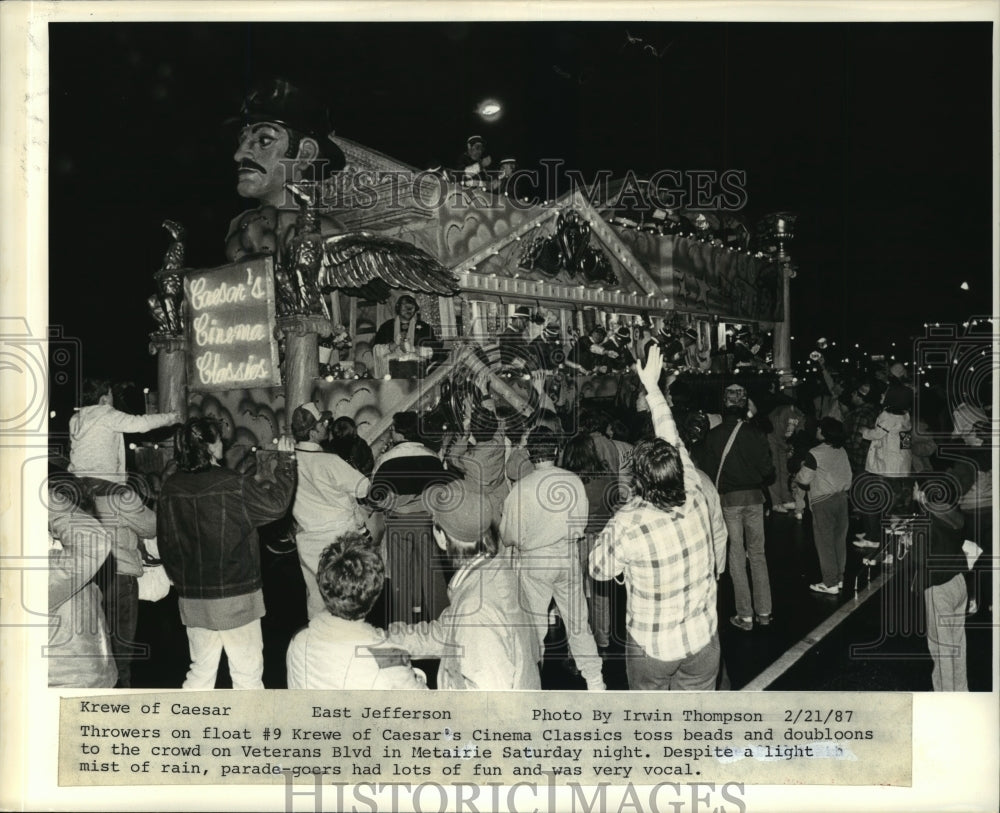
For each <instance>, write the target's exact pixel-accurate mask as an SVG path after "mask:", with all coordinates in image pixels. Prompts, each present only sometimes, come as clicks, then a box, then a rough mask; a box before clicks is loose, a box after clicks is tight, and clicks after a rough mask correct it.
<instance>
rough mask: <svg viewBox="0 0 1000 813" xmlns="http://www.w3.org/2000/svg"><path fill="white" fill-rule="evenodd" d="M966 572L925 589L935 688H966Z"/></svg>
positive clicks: (945, 690) (952, 690)
mask: <svg viewBox="0 0 1000 813" xmlns="http://www.w3.org/2000/svg"><path fill="white" fill-rule="evenodd" d="M968 598H969V595H968V592H967V591H966V587H965V576H964V575H962V574H961V573H959V574H958V575H957V576H955V577H954V578H953V579H951V580H950V581H947V582H945V583H944V584H939V585H936V586H934V587H928V588H927V589H926V590H924V602H925V604H926V607H927V648H928V649H929V650H930V653H931V658H932V659H933V661H934V668H933V670H932V671H931V685H933V687H934V691H936V692H967V691H969V681H968V677H967V675H966V664H965V605H966V602H967V601H968Z"/></svg>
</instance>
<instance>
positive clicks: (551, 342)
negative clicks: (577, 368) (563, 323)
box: [528, 322, 566, 372]
mask: <svg viewBox="0 0 1000 813" xmlns="http://www.w3.org/2000/svg"><path fill="white" fill-rule="evenodd" d="M528 349H529V350H530V351H531V359H532V362H533V363H534V364H535V367H536V369H538V370H541V371H543V372H554V371H556V370H558V369H559V368H560V367H561V366H562V365H563V364H565V363H566V346H565V344H564V343H563V339H562V331H561V330H560V329H559V325H557V324H556V323H555V322H549V324H547V325H546V326H545V327H544V328H543V329H542V332H541V333H540V334H539V335H538V336H536V337H535V338H534V339H532V340H531V341H530V342H528Z"/></svg>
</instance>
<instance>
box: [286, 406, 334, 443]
mask: <svg viewBox="0 0 1000 813" xmlns="http://www.w3.org/2000/svg"><path fill="white" fill-rule="evenodd" d="M332 418H333V413H332V412H330V411H329V410H324V411H322V412H321V411H320V409H319V407H318V406H316V404H314V403H313V402H312V401H309V402H308V403H305V404H302V405H301V406H298V407H296V408H295V411H294V412H293V413H292V432H293V433H294V434H297V435H305V434H308V433H309V432H311V431H312V429H313V427H315V426H316V424H318V423H320V422H321V421H329V420H331V419H332Z"/></svg>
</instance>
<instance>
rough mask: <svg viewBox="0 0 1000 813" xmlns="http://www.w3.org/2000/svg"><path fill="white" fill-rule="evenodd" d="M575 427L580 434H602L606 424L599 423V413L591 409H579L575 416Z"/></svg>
mask: <svg viewBox="0 0 1000 813" xmlns="http://www.w3.org/2000/svg"><path fill="white" fill-rule="evenodd" d="M576 420H577V426H579V427H580V431H582V432H602V431H604V427H605V426H607V423H602V422H601V416H600V413H598V412H597V411H596V410H593V409H586V408H584V409H581V410H580V412H579V413H578V414H577V416H576Z"/></svg>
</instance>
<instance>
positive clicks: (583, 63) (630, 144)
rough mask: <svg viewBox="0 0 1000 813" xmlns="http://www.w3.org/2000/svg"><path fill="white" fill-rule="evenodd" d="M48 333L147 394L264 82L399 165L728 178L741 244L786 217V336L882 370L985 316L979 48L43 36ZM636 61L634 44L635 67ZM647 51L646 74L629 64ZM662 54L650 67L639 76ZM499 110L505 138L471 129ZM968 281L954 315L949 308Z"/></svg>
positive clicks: (199, 32) (325, 33)
mask: <svg viewBox="0 0 1000 813" xmlns="http://www.w3.org/2000/svg"><path fill="white" fill-rule="evenodd" d="M49 33H50V81H51V100H50V123H51V152H50V274H51V285H50V303H51V305H50V322H52V323H53V324H59V325H62V326H63V328H64V330H65V333H66V334H67V335H69V336H75V337H78V338H79V339H80V340H81V341H82V346H83V363H84V370H85V372H87V373H91V374H93V373H103V374H106V375H110V376H113V377H116V378H133V379H136V380H138V381H140V385H141V382H142V381H146V382H148V383H149V384H150V385H153V386H155V362H154V360H153V359H152V358H151V357H149V356H148V354H147V350H146V346H147V336H148V333H149V332H150V330H151V329H152V327H153V325H152V322H151V320H150V318H149V317H148V315H147V312H146V305H145V299H146V297H147V296H148V295H149V294H150V293H152V291H153V280H152V276H151V275H152V273H153V272H154V271H155V270H156V269H158V268H159V266H160V262H161V260H162V257H163V251H164V249H165V247H166V245H167V235H166V233H165V232H164V231H163V230H162V229H161V228H160V223H161V222H162V220H163V219H164V218H165V217H170V218H173V219H176V220H180V221H181V222H182V223H184V224H185V225H186V226H187V229H188V241H187V243H188V263H189V265H191V266H193V267H210V266H215V265H220V264H222V263H223V262H225V258H224V256H223V239H224V237H225V232H226V228H227V225H228V223H229V220H230V219H231V218H232V217H233V216H234V215H235V214H237V213H238V212H239V211H241V210H242V209H245V208H249V207H248V204H247V202H245V201H243V200H242V199H240V198H239V197H238V196H237V195H236V193H235V171H234V166H235V165H234V163H233V161H232V153H233V151H234V148H235V139H234V137H233V134H232V133H231V132H227V131H226V130H225V128H224V127H223V126H222V122H223V120H224V119H226V118H227V117H228V116H232V115H234V114H235V113H236V112H237V111H238V109H239V105H240V101H241V99H242V96H243V95H244V93H245V91H246V90H247V88H249V87H250V86H251V85H252V84H253V83H254V82H255V81H256V80H258V79H260V78H263V77H267V76H272V75H281V76H284V77H286V78H288V79H290V80H292V81H294V82H298V83H300V84H305V85H309V86H311V87H313V88H315V89H316V90H317V91H318V92H319V94H321V95H322V96H323V98H324V99H325V100H326V101H327V102H328V104H329V106H330V109H331V119H332V122H333V125H334V127H335V129H336V132H337V133H338V134H339V135H343V136H345V137H347V138H350V139H353V140H355V141H358V142H360V143H362V144H365V145H367V146H370V147H373V148H375V149H377V150H380V151H382V152H384V153H387V154H389V155H391V156H393V157H396V158H398V159H400V160H402V161H404V162H406V163H409V164H412V165H415V166H419V167H426V166H429V165H430V164H431V162H435V161H438V162H444V163H445V164H453V163H454V159H455V158H456V157H457V156H458V154H459V153H460V152H461V151H462V149H463V148H464V142H465V138H466V136H467V135H469V134H470V133H474V132H478V133H481V134H483V135H484V136H485V137H486V139H487V141H488V142H489V144H490V148H491V149H490V151H491V152H492V154H493V156H494V158H495V159H497V160H498V159H499V158H500V157H503V155H507V154H513V155H516V156H517V158H518V159H519V162H520V164H521V165H522V166H525V167H529V168H530V167H531V166H532V165H534V164H535V163H536V162H537V161H538V160H539V159H541V158H546V157H549V158H562V159H564V160H565V161H566V165H567V166H568V167H571V168H576V169H579V170H581V171H582V172H583V173H584V177H591V176H592V175H593V174H594V173H596V172H597V171H598V170H601V169H605V168H606V169H610V170H612V171H613V174H614V176H615V177H621V176H623V175H624V174H625V173H626V172H627V171H628V170H633V171H634V172H636V173H637V174H639V175H642V174H650V173H652V172H655V171H656V170H658V169H676V170H681V171H687V170H693V169H713V170H718V171H722V170H726V169H741V170H744V171H745V172H746V173H747V193H748V196H747V205H746V208H745V209H744V211H743V212H742V213H741V214H742V215H744V216H745V217H747V218H748V220H749V221H751V222H753V221H755V220H756V219H757V218H758V217H759V216H760V215H762V214H764V213H767V212H771V211H776V210H789V211H793V212H797V213H798V215H799V219H798V224H797V228H796V240H795V242H794V244H792V246H791V253H792V256H793V258H794V260H795V262H796V264H797V265H798V266H799V269H800V271H799V276H798V278H797V279H796V280H794V281H793V290H792V314H793V317H792V318H793V324H792V333H793V335H795V337H796V343H795V346H796V347H797V348H798V349H799V352H800V353H802V354H804V353H805V352H807V351H808V350H809V349H812V347H813V345H812V342H813V341H814V340H815V339H816V338H818V337H819V336H828V337H831V338H836V339H839V340H842V341H843V342H844V343H846V344H853V343H854V342H859V343H861V344H862V346H863V347H867V348H869V349H870V350H871V351H872V352H881V351H882V350H884V349H885V348H886V347H887V346H888V341H889V340H890V339H893V340H897V341H904V342H905V341H906V340H907V338H908V337H910V336H914V335H918V334H920V333H921V332H922V324H923V322H925V321H959V322H960V321H962V320H963V319H966V318H968V317H969V316H970V315H973V314H988V313H989V312H990V309H991V302H992V293H991V285H992V255H991V239H992V216H993V215H992V208H991V206H992V202H991V166H992V164H991V149H992V145H991V118H990V116H991V108H990V106H991V69H992V66H991V53H990V49H991V30H990V25H989V24H988V23H933V24H874V23H854V24H814V25H804V24H754V23H746V24H717V23H711V24H695V23H656V24H651V23H627V22H616V23H566V22H559V23H510V24H497V23H489V24H480V23H457V24H440V23H406V24H317V23H313V24H298V23H295V24H252V25H250V24H162V23H155V24H148V23H147V24H53V25H51V26H50V28H49ZM627 35H628V37H632V38H640V39H641V40H642V42H641V43H639V42H629V40H628V39H627ZM646 45H649V46H651V47H650V48H646V47H645V46H646ZM654 51H655V52H656V53H655V54H654V53H653V52H654ZM486 97H495V98H497V99H500V100H501V101H502V102H503V104H504V106H505V109H506V113H505V115H504V117H503V118H502V120H501V121H500V122H498V123H495V124H484V123H482V122H481V121H479V120H478V119H477V117H476V115H475V112H474V111H475V106H476V104H477V103H478V102H479V101H481V100H482V99H484V98H486ZM962 281H967V282H968V283H969V286H970V290H969V291H963V290H961V289H960V283H961V282H962Z"/></svg>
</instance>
